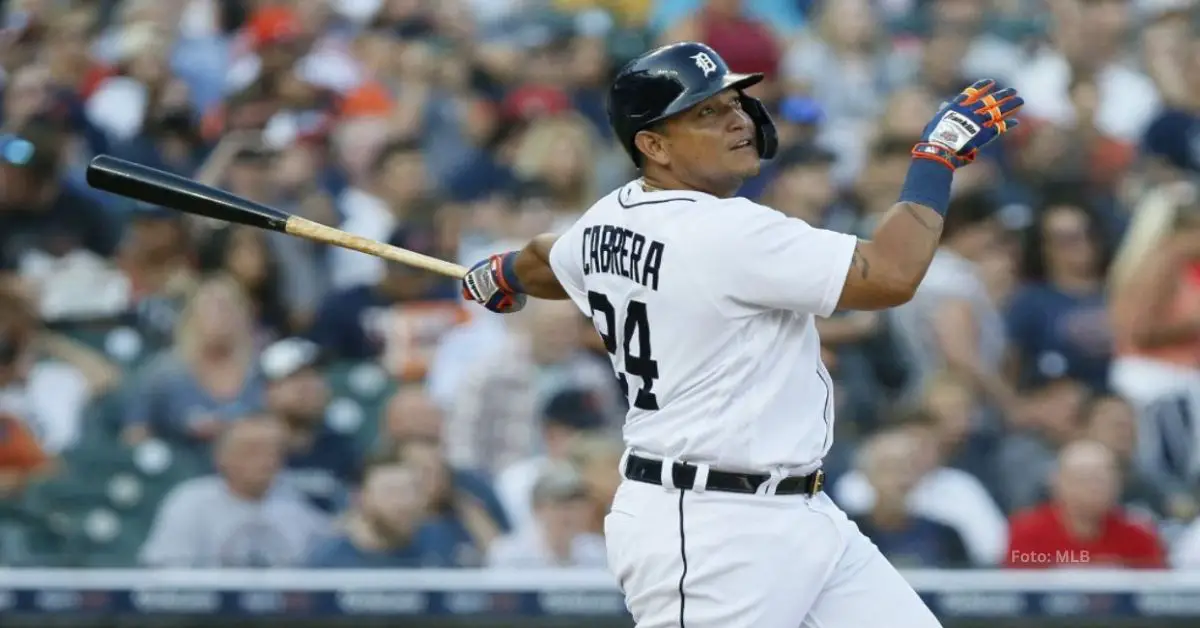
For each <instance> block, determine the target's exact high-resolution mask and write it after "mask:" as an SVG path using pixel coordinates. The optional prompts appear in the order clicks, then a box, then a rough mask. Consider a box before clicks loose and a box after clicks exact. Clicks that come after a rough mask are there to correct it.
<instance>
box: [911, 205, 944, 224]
mask: <svg viewBox="0 0 1200 628" xmlns="http://www.w3.org/2000/svg"><path fill="white" fill-rule="evenodd" d="M904 211H906V212H908V215H909V216H912V218H913V220H915V221H917V224H919V225H921V226H922V227H925V229H926V230H927V231H941V225H939V224H937V223H934V222H932V221H930V220H929V219H927V218H923V217H922V216H921V214H920V213H919V212H917V208H916V207H913V205H912V204H911V203H904Z"/></svg>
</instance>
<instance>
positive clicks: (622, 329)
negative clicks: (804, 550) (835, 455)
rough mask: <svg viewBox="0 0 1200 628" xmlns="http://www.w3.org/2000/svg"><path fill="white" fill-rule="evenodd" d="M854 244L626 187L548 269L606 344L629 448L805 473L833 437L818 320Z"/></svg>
mask: <svg viewBox="0 0 1200 628" xmlns="http://www.w3.org/2000/svg"><path fill="white" fill-rule="evenodd" d="M856 243H857V239H856V238H855V237H854V236H851V235H846V234H842V233H836V232H832V231H827V230H823V229H816V228H813V227H812V226H810V225H808V224H807V223H805V222H804V221H802V220H799V219H795V218H789V217H786V216H784V215H783V214H782V213H780V212H777V211H775V210H773V209H770V208H768V207H764V206H762V205H759V204H757V203H754V202H752V201H749V200H747V199H744V198H729V199H721V198H717V197H714V196H711V195H709V194H704V193H702V192H693V191H677V190H668V191H653V192H647V191H645V190H644V189H643V188H642V187H641V184H640V183H639V182H637V181H634V182H631V183H629V184H626V185H625V186H623V187H621V188H620V189H618V190H616V191H614V192H613V193H611V194H609V195H608V196H605V197H604V198H602V199H600V200H599V201H598V202H597V203H596V204H595V205H593V206H592V207H591V208H590V209H589V210H588V211H587V212H586V213H585V214H584V215H583V216H582V217H581V218H580V219H579V221H578V222H576V223H575V224H574V225H573V226H572V227H571V228H569V229H568V230H567V231H566V232H564V233H563V234H561V235H560V236H559V239H558V241H557V242H556V243H555V245H554V247H553V249H552V250H551V252H550V266H551V268H552V269H553V271H554V273H555V276H556V277H557V278H558V279H559V281H560V282H561V283H562V284H563V287H564V288H565V289H566V291H567V294H568V295H569V296H570V297H571V300H572V301H573V302H574V303H575V305H576V306H577V307H579V309H580V310H581V311H582V312H583V313H584V314H585V315H587V316H589V317H590V318H591V319H592V321H593V323H594V325H595V328H596V331H597V332H598V333H599V335H600V336H601V338H602V339H603V341H604V346H605V349H606V350H607V351H608V353H609V357H610V359H611V362H612V365H613V370H614V371H615V373H616V375H617V379H618V380H619V381H620V383H621V385H622V388H623V389H624V390H625V391H626V395H627V397H628V399H629V402H630V410H629V414H628V416H627V417H626V424H625V440H626V443H627V444H628V445H629V446H630V447H633V448H634V449H636V450H639V451H643V452H645V453H647V454H651V455H660V456H670V457H673V458H678V459H683V460H688V461H692V462H707V463H709V464H712V465H714V466H718V465H719V466H718V468H722V469H729V470H746V471H763V470H765V469H769V468H771V467H775V466H782V467H789V468H795V469H800V468H806V467H811V466H812V465H813V464H815V463H817V462H819V460H820V458H821V457H823V456H824V454H825V452H826V451H828V448H829V445H830V444H831V442H832V430H833V385H832V382H831V380H830V377H829V373H828V371H826V369H825V367H824V365H823V364H821V359H820V344H819V340H818V338H817V332H816V328H815V326H814V323H813V316H814V315H815V316H829V315H830V314H832V313H833V311H834V309H835V308H836V306H837V302H838V299H839V298H840V297H841V292H842V287H843V286H844V284H845V279H846V273H847V272H848V270H849V267H850V259H851V257H852V255H853V252H854V247H855V245H856Z"/></svg>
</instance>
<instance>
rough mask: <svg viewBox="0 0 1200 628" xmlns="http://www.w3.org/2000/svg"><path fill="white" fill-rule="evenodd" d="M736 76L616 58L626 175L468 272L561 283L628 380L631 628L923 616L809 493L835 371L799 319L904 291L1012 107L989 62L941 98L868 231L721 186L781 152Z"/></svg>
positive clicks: (502, 285)
mask: <svg viewBox="0 0 1200 628" xmlns="http://www.w3.org/2000/svg"><path fill="white" fill-rule="evenodd" d="M762 78H763V77H762V75H760V74H735V73H733V72H730V71H729V68H728V67H727V66H726V64H725V62H724V60H722V59H721V57H720V56H718V55H717V53H716V52H714V51H713V50H712V49H711V48H709V47H707V46H705V45H703V44H699V43H692V42H685V43H678V44H672V45H669V46H665V47H662V48H658V49H656V50H653V51H650V52H648V53H646V54H644V55H642V56H641V57H639V58H637V59H635V60H634V61H632V62H630V63H629V64H628V65H627V66H625V67H624V68H623V69H622V70H621V71H620V72H619V73H618V75H617V77H616V79H615V80H614V82H613V84H612V86H611V89H610V93H609V120H610V122H611V124H612V126H613V129H614V131H615V132H616V136H617V137H618V138H619V139H620V140H621V142H622V143H623V144H624V146H625V148H626V150H627V151H628V152H629V155H630V157H632V159H633V161H634V163H635V164H636V165H637V167H638V168H639V170H640V172H641V177H640V178H638V179H636V180H634V181H631V182H629V183H627V184H626V185H624V186H622V187H621V188H620V189H618V190H616V191H614V192H612V193H611V194H609V195H608V196H605V197H604V198H602V199H600V200H599V201H598V202H597V203H596V204H595V205H593V206H592V207H591V208H590V209H589V210H588V211H587V212H586V213H585V214H584V215H583V216H582V217H581V218H580V219H579V221H578V222H577V223H576V224H575V225H574V226H572V227H571V228H569V229H567V231H566V232H565V233H563V234H561V235H558V236H553V235H542V236H538V237H536V238H534V239H533V240H532V241H531V242H530V243H529V244H528V245H526V246H525V247H524V248H523V249H521V250H520V251H512V252H508V253H504V254H500V255H495V256H492V257H491V258H489V259H486V260H483V261H481V262H479V263H478V264H476V265H475V266H474V267H472V269H471V271H470V272H469V273H468V275H467V276H466V277H465V278H464V279H463V292H464V294H465V296H467V297H468V298H470V299H473V300H475V301H478V302H479V303H482V304H484V305H485V306H486V307H488V308H489V309H491V310H493V311H496V312H512V311H515V310H518V309H520V308H521V307H522V305H523V304H524V302H525V298H526V295H529V296H533V297H537V298H543V299H571V300H572V301H573V302H574V303H575V304H576V305H577V306H578V307H579V308H580V309H581V310H582V311H583V312H584V313H585V314H586V315H588V316H590V317H591V318H592V320H593V321H594V323H595V327H596V331H597V332H599V334H600V336H601V337H602V338H603V340H604V345H605V347H606V348H607V349H608V353H609V355H610V357H611V358H612V365H613V369H614V370H615V371H616V374H617V378H618V379H619V381H620V384H621V386H622V387H623V388H624V389H625V391H626V393H627V396H628V399H629V405H630V408H629V413H628V416H627V418H626V422H625V427H624V438H625V444H626V447H627V450H626V453H625V455H624V456H623V458H622V460H621V465H620V467H621V468H620V472H621V474H622V476H623V477H624V481H623V482H622V484H621V486H620V489H619V490H618V491H617V494H616V497H615V498H614V500H613V505H612V509H611V511H610V513H609V514H608V516H607V518H606V519H605V537H606V541H607V545H608V558H609V566H610V568H611V569H612V570H613V572H614V573H615V575H616V576H617V579H618V581H619V583H620V586H621V589H622V591H623V592H624V595H625V600H626V604H627V605H628V607H629V610H630V612H631V613H632V615H633V617H634V619H635V621H636V622H637V625H638V626H639V628H665V627H667V626H671V627H675V628H742V627H745V628H751V627H753V628H797V627H798V626H804V627H811V628H874V627H877V626H887V627H888V628H930V627H933V626H938V625H939V623H938V620H937V619H936V618H935V617H934V616H933V614H932V613H931V612H930V611H929V609H928V608H926V606H925V604H924V603H923V602H922V601H921V599H920V598H919V597H918V596H917V594H916V593H915V592H914V591H913V589H912V588H911V587H910V586H909V585H908V583H907V582H906V581H905V580H904V579H903V577H902V576H901V575H900V574H899V573H898V572H897V571H896V570H895V569H894V568H893V567H892V566H891V565H890V564H889V563H888V562H887V560H886V559H885V558H884V557H883V555H882V554H881V553H880V552H879V550H878V549H876V548H875V546H874V545H873V544H872V543H871V542H870V541H869V540H868V539H867V538H866V537H865V536H863V535H862V533H860V532H859V530H858V528H857V527H855V525H854V524H853V523H852V522H850V521H849V520H848V519H847V517H846V515H845V514H843V513H842V511H841V510H840V509H838V507H837V506H835V505H834V504H833V502H832V501H830V499H829V498H828V497H827V496H826V495H825V494H824V493H823V492H822V491H821V489H822V485H823V481H824V474H823V472H822V470H821V460H822V458H823V457H824V456H825V454H826V452H828V451H829V447H830V444H831V442H832V439H833V408H834V401H833V384H832V383H831V381H830V377H829V372H828V371H826V369H825V366H824V365H823V364H822V363H821V359H820V345H819V340H818V338H817V331H816V328H815V326H814V324H813V317H814V316H829V315H831V314H832V313H833V312H834V311H835V310H838V309H844V310H878V309H883V308H889V307H893V306H897V305H900V304H902V303H904V302H906V301H908V300H909V299H910V298H912V296H913V292H914V291H915V290H916V288H917V285H918V284H919V283H920V282H921V279H922V277H923V276H924V275H925V271H926V269H927V268H928V266H929V263H930V260H931V259H932V257H933V254H934V250H935V248H936V247H937V245H938V237H939V234H940V232H941V225H942V219H943V217H944V216H945V214H946V207H947V204H948V201H949V196H950V182H951V179H952V178H953V174H954V171H955V169H957V168H959V167H962V166H963V165H966V164H968V163H970V162H971V161H972V160H973V159H974V158H975V156H976V154H977V151H978V149H979V148H981V147H982V146H983V145H985V144H987V143H988V142H991V141H992V140H994V139H996V137H998V136H999V135H1001V134H1003V133H1005V132H1007V131H1009V130H1011V129H1012V128H1013V127H1015V126H1016V125H1017V121H1016V119H1015V118H1013V117H1012V116H1013V114H1014V113H1015V112H1016V111H1017V110H1018V109H1019V108H1020V107H1021V105H1022V104H1023V101H1022V99H1021V98H1020V97H1018V96H1017V95H1016V93H1015V92H1014V91H1013V90H1011V89H1003V90H997V89H995V84H994V83H993V82H992V81H990V80H985V81H979V82H977V83H975V84H974V85H972V86H971V87H968V88H967V89H966V90H965V91H963V93H962V94H961V95H959V96H958V97H957V98H956V99H955V100H954V101H952V102H950V103H947V104H946V105H944V106H943V107H942V108H941V110H939V111H938V112H937V113H936V115H935V116H934V117H933V120H932V121H931V122H930V123H929V124H928V126H926V127H925V130H924V133H923V135H922V137H921V139H920V141H919V142H918V143H917V144H916V145H915V146H914V148H913V151H912V163H911V165H910V167H909V172H908V176H907V180H906V181H905V184H904V187H903V189H902V190H901V191H900V197H899V202H898V203H897V204H896V205H895V207H893V208H892V210H891V211H890V212H888V214H887V215H886V216H885V217H884V218H883V220H882V221H881V222H880V224H879V227H878V228H877V229H876V231H875V232H874V234H873V237H872V239H870V240H860V239H857V238H855V237H854V236H852V235H846V234H842V233H835V232H832V231H826V230H822V229H818V228H815V227H812V226H810V225H808V224H807V223H805V222H804V221H802V220H798V219H795V218H788V217H786V216H784V215H783V214H781V213H779V212H777V211H775V210H773V209H770V208H768V207H764V206H762V205H759V204H756V203H754V202H751V201H749V200H746V199H744V198H739V197H737V196H735V193H736V192H737V190H738V187H739V186H740V185H741V183H742V181H743V180H745V179H746V178H748V177H751V176H754V175H755V174H757V173H758V171H759V164H760V160H761V159H769V158H770V157H771V156H772V155H773V154H774V152H775V150H776V137H775V126H774V124H773V122H772V121H771V118H770V116H769V115H768V113H767V111H766V109H765V108H764V107H763V104H762V103H761V102H759V101H758V100H756V99H754V98H752V97H749V96H747V95H746V94H745V92H744V90H745V89H746V88H748V87H750V86H751V85H754V84H755V83H758V82H759V81H760V80H762Z"/></svg>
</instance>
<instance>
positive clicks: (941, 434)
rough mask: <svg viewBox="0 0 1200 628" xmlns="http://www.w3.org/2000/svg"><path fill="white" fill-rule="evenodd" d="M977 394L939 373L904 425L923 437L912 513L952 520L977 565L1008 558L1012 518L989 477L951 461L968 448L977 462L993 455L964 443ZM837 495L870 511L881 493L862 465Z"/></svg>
mask: <svg viewBox="0 0 1200 628" xmlns="http://www.w3.org/2000/svg"><path fill="white" fill-rule="evenodd" d="M971 405H972V395H971V393H970V389H969V388H968V387H967V386H966V385H965V382H964V381H963V378H961V377H955V376H952V375H948V374H943V375H940V376H938V377H937V378H935V379H933V380H932V381H931V382H930V384H929V389H928V390H927V391H926V394H925V398H924V400H923V403H922V404H921V406H920V407H919V409H918V410H917V411H916V412H914V413H913V414H912V415H911V416H909V417H906V419H907V420H906V422H905V425H904V428H905V429H906V430H908V431H910V432H911V433H913V434H915V435H916V437H917V442H918V443H919V444H920V445H921V446H920V448H919V449H918V456H917V459H916V460H917V468H918V470H919V471H920V479H919V481H918V482H917V484H916V486H915V487H914V488H913V491H912V496H911V498H910V501H909V507H910V508H911V509H912V514H914V515H918V516H921V517H924V518H926V519H930V520H933V521H937V522H939V523H943V524H946V525H948V526H950V527H951V528H953V529H954V530H955V531H956V532H958V534H959V536H961V537H962V539H963V542H964V543H965V544H966V548H967V552H968V555H969V556H970V558H971V562H972V563H973V564H974V565H976V566H984V565H994V564H996V563H998V562H999V561H1000V560H1001V559H1002V555H1003V553H1004V546H1005V543H1006V542H1007V524H1006V522H1005V520H1004V514H1003V512H1002V511H1001V510H1000V508H999V506H997V505H996V502H995V499H994V498H993V497H992V496H991V495H990V494H989V492H988V489H987V487H986V486H985V485H984V484H983V482H982V481H981V480H980V479H979V478H978V477H976V476H975V475H972V474H971V473H969V472H967V471H964V470H962V469H957V468H954V467H953V466H950V463H951V461H952V460H953V459H954V458H955V457H957V456H958V455H960V454H962V453H963V452H966V453H965V455H964V458H966V459H967V460H966V462H968V463H972V466H974V465H979V466H983V467H986V466H987V465H986V460H987V458H983V460H982V461H981V460H978V459H973V458H979V457H982V456H981V455H980V454H982V453H983V452H979V453H973V452H971V451H970V450H969V449H965V448H964V447H963V445H964V443H965V441H966V439H967V435H968V434H969V428H970V408H971ZM831 495H832V496H833V499H834V501H836V502H837V504H838V505H839V506H841V507H842V509H844V510H845V511H846V512H847V513H848V514H850V515H852V516H853V515H858V514H861V513H864V512H868V511H869V510H870V509H871V508H872V507H873V506H874V503H875V501H876V499H877V498H878V496H877V494H876V493H875V491H874V489H873V488H872V487H871V485H870V483H868V482H867V478H866V477H865V476H864V474H863V472H862V470H860V469H856V470H854V471H851V472H849V473H847V474H846V475H845V476H843V477H842V478H841V479H840V480H838V481H837V482H836V483H835V484H834V485H833V491H832V493H831Z"/></svg>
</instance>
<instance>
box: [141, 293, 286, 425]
mask: <svg viewBox="0 0 1200 628" xmlns="http://www.w3.org/2000/svg"><path fill="white" fill-rule="evenodd" d="M251 316H252V313H251V312H250V305H249V303H248V302H247V301H246V298H245V296H244V295H243V294H242V292H241V289H240V288H239V287H238V286H237V284H236V283H234V282H233V281H232V280H230V279H227V278H212V279H207V280H205V281H204V282H203V283H202V284H201V285H200V287H199V288H197V289H196V291H195V292H194V293H193V294H192V296H191V299H190V300H189V301H188V303H187V306H186V307H185V308H184V310H183V313H182V314H181V315H180V317H179V323H178V325H177V326H176V335H175V344H174V346H172V347H171V348H170V349H168V350H166V351H164V352H163V353H161V354H159V355H158V356H157V357H155V358H153V359H152V360H151V361H150V362H148V363H147V364H145V365H143V366H142V367H141V369H140V373H139V374H138V382H137V383H136V384H135V385H134V387H133V388H132V389H131V391H130V398H129V405H128V408H127V410H126V414H125V428H124V439H125V441H126V442H127V443H130V444H136V443H139V442H142V441H144V440H146V439H147V438H149V437H150V436H151V435H156V436H159V437H165V438H169V439H172V440H176V441H179V440H182V441H183V442H190V443H196V444H200V443H205V442H207V441H209V440H211V439H212V438H213V437H215V436H216V435H218V434H220V433H221V431H222V430H224V429H225V427H226V426H227V425H229V424H230V423H231V422H234V421H237V420H238V419H240V418H241V417H243V416H246V415H247V414H250V413H252V412H254V411H256V410H258V409H259V408H261V406H262V392H263V388H262V381H261V379H260V377H259V374H258V369H257V368H256V367H257V365H256V364H255V362H254V360H255V357H256V349H257V347H256V345H255V341H254V338H253V329H252V321H251Z"/></svg>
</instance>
